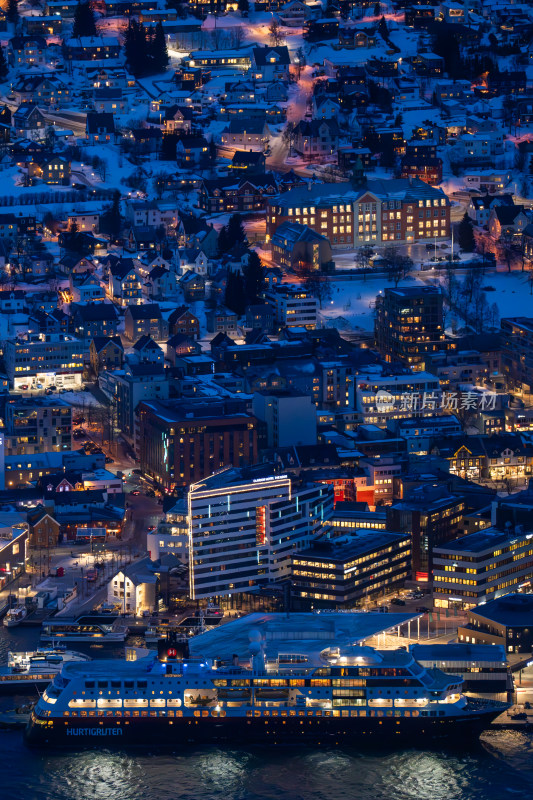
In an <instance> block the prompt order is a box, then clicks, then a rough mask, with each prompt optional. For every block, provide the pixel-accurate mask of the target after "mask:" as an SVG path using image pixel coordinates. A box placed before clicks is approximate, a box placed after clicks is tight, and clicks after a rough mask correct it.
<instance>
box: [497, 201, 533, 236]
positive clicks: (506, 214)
mask: <svg viewBox="0 0 533 800" xmlns="http://www.w3.org/2000/svg"><path fill="white" fill-rule="evenodd" d="M529 223H530V217H529V215H528V214H527V212H526V210H525V208H524V206H517V205H515V206H496V207H494V208H492V210H491V212H490V216H489V233H490V235H491V236H492V238H493V239H495V240H496V241H498V240H499V239H502V238H503V239H512V238H514V237H518V236H520V235H521V234H522V232H523V231H524V230H525V228H526V227H527V226H528V225H529Z"/></svg>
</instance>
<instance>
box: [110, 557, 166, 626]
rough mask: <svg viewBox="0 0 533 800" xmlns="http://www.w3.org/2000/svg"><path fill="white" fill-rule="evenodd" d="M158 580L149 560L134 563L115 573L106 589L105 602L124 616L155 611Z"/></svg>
mask: <svg viewBox="0 0 533 800" xmlns="http://www.w3.org/2000/svg"><path fill="white" fill-rule="evenodd" d="M157 594H158V578H157V575H156V574H155V572H154V571H153V569H152V562H151V561H150V559H149V558H143V559H142V561H135V562H134V563H133V564H130V565H129V566H128V567H125V568H123V569H121V570H119V571H118V572H117V574H116V575H115V576H114V577H113V578H112V579H111V580H110V581H109V583H108V587H107V602H108V603H109V604H110V605H113V606H120V609H121V611H122V612H123V613H124V614H133V615H135V616H141V615H142V613H143V612H144V611H150V612H151V611H156V610H157Z"/></svg>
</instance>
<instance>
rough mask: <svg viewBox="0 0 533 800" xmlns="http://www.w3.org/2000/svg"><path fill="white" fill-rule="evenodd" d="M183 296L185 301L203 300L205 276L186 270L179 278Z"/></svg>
mask: <svg viewBox="0 0 533 800" xmlns="http://www.w3.org/2000/svg"><path fill="white" fill-rule="evenodd" d="M179 283H180V286H181V288H182V290H183V296H184V298H185V300H187V302H189V303H190V302H192V301H193V300H203V299H204V297H205V278H204V276H203V275H199V274H198V273H197V272H194V271H193V270H187V272H186V273H185V275H182V277H181V278H180V280H179Z"/></svg>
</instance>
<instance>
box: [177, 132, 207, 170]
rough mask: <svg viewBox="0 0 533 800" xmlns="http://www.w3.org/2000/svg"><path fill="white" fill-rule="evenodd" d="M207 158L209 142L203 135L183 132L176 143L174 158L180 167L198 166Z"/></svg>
mask: <svg viewBox="0 0 533 800" xmlns="http://www.w3.org/2000/svg"><path fill="white" fill-rule="evenodd" d="M208 158H209V144H208V142H207V139H205V137H204V136H197V135H194V134H184V135H183V136H180V137H179V139H178V143H177V144H176V160H177V162H178V164H179V166H181V167H193V168H194V167H198V166H200V165H201V164H203V163H205V162H207V160H208Z"/></svg>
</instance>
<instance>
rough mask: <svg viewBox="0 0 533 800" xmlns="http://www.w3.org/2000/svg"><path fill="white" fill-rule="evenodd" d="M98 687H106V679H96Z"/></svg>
mask: <svg viewBox="0 0 533 800" xmlns="http://www.w3.org/2000/svg"><path fill="white" fill-rule="evenodd" d="M98 688H99V689H107V681H98Z"/></svg>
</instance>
